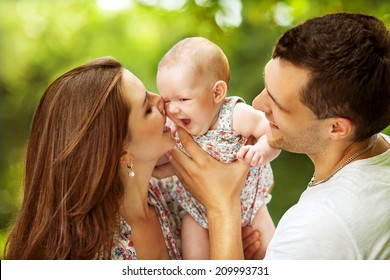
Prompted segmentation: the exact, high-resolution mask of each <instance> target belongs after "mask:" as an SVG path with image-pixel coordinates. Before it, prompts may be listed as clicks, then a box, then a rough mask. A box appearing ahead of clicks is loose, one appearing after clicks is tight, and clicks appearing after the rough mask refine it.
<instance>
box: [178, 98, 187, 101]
mask: <svg viewBox="0 0 390 280" xmlns="http://www.w3.org/2000/svg"><path fill="white" fill-rule="evenodd" d="M187 100H188V99H187V98H180V99H179V101H187Z"/></svg>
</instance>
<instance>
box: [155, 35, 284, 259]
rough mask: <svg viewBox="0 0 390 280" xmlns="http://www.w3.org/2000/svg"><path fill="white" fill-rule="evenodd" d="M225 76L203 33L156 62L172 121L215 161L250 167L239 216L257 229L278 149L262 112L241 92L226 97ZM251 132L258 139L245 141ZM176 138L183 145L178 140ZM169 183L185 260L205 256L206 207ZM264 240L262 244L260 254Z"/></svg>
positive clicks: (224, 63)
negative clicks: (177, 207) (270, 141)
mask: <svg viewBox="0 0 390 280" xmlns="http://www.w3.org/2000/svg"><path fill="white" fill-rule="evenodd" d="M229 80H230V68H229V64H228V60H227V58H226V56H225V54H224V53H223V51H222V50H221V49H220V48H219V47H218V46H217V45H216V44H214V43H212V42H211V41H209V40H207V39H205V38H201V37H193V38H187V39H184V40H182V41H180V42H179V43H177V44H176V45H174V46H173V47H172V48H171V49H170V50H169V51H168V52H167V54H166V55H165V56H164V57H163V58H162V60H161V61H160V64H159V66H158V72H157V87H158V90H159V92H160V95H161V96H162V97H163V99H164V102H165V111H166V113H167V116H168V117H169V118H170V120H172V121H173V123H174V124H175V125H176V126H179V127H182V128H184V129H185V130H186V131H187V132H188V133H190V134H191V135H192V136H193V138H194V139H195V141H196V142H197V143H198V144H199V145H200V146H201V147H202V148H203V149H204V150H205V151H207V152H208V153H209V154H210V155H211V156H213V157H214V158H216V159H218V160H219V161H221V162H223V163H231V162H232V161H234V160H236V159H237V158H238V159H240V160H245V161H246V162H248V163H249V164H250V165H251V166H252V168H251V169H250V170H249V173H248V176H247V180H246V184H245V186H244V188H243V189H242V191H241V210H242V216H241V217H242V219H241V221H242V226H246V225H248V224H250V225H252V226H253V227H254V228H255V229H256V227H258V226H259V225H260V223H261V215H259V209H260V207H261V206H262V205H264V204H265V203H266V200H267V198H268V196H270V195H269V194H268V191H269V188H270V187H271V185H272V183H273V176H272V170H271V167H270V166H269V164H268V163H269V162H270V161H271V160H273V159H274V158H276V157H277V156H278V155H279V153H280V150H275V149H273V148H271V147H270V146H269V145H268V142H267V139H266V136H265V132H266V129H267V127H269V124H268V121H267V119H266V118H265V116H264V113H263V112H261V111H258V110H255V109H253V108H252V107H251V106H249V105H247V104H245V102H244V100H243V99H242V98H240V97H235V96H232V97H226V94H227V90H228V84H229ZM251 136H253V137H254V138H255V139H257V142H256V143H255V144H254V145H245V143H246V141H247V138H248V137H251ZM176 138H177V136H176ZM177 143H178V145H179V147H180V148H181V149H182V150H184V148H183V147H182V145H181V143H180V140H179V139H177ZM175 178H176V177H175ZM170 182H171V183H172V184H173V186H172V195H173V196H174V197H175V199H176V200H177V202H178V203H179V204H180V206H181V207H182V208H183V209H184V212H183V213H182V235H181V241H182V255H183V259H208V258H209V246H208V244H209V242H208V231H207V228H208V223H207V218H206V209H205V207H204V206H203V205H202V204H200V203H198V202H197V201H196V200H195V199H194V197H192V196H191V194H190V193H189V192H188V191H186V189H185V188H184V187H183V186H182V184H181V183H180V181H179V180H178V179H177V178H176V179H175V180H172V181H170ZM221 195H223V194H221ZM226 234H229V233H226ZM267 245H268V244H262V248H261V250H263V253H265V250H266V246H267Z"/></svg>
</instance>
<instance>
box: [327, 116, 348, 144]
mask: <svg viewBox="0 0 390 280" xmlns="http://www.w3.org/2000/svg"><path fill="white" fill-rule="evenodd" d="M353 128H354V125H353V123H352V122H351V121H350V120H349V119H347V118H334V119H333V121H332V123H331V125H330V128H329V132H330V137H331V138H332V139H344V138H350V137H351V135H352V133H353Z"/></svg>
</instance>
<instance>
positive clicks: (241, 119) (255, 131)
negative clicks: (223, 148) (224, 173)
mask: <svg viewBox="0 0 390 280" xmlns="http://www.w3.org/2000/svg"><path fill="white" fill-rule="evenodd" d="M232 126H233V130H234V131H236V132H237V133H239V134H240V135H242V136H244V137H246V138H249V137H251V136H253V137H255V138H256V139H257V142H256V144H255V145H246V146H243V147H242V148H241V149H240V150H239V152H238V153H237V158H238V159H240V160H244V161H246V162H247V163H249V164H250V165H251V166H262V165H264V164H267V163H269V162H270V161H272V160H273V159H275V158H276V157H277V156H278V155H279V154H280V152H281V151H280V150H278V149H273V148H272V147H270V145H269V144H268V141H267V136H266V130H267V128H268V126H269V123H268V120H267V119H266V117H265V115H264V113H263V112H261V111H259V110H256V109H254V108H253V107H252V106H250V105H248V104H245V103H237V104H236V106H235V107H234V112H233V125H232Z"/></svg>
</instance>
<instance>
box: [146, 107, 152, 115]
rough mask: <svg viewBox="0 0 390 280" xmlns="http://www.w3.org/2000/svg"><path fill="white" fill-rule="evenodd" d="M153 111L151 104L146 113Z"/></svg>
mask: <svg viewBox="0 0 390 280" xmlns="http://www.w3.org/2000/svg"><path fill="white" fill-rule="evenodd" d="M152 111H153V106H150V107H149V108H148V109H147V110H146V113H148V114H149V113H151V112H152Z"/></svg>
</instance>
